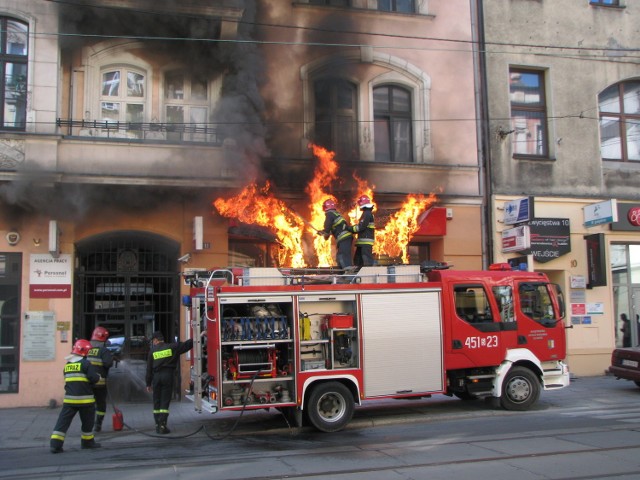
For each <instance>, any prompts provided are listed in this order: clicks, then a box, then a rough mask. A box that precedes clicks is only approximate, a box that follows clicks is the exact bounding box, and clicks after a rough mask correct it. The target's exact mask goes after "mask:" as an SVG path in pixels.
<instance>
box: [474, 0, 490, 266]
mask: <svg viewBox="0 0 640 480" xmlns="http://www.w3.org/2000/svg"><path fill="white" fill-rule="evenodd" d="M470 5H471V34H472V37H473V38H472V39H473V50H474V56H473V64H474V75H473V77H474V90H475V99H476V101H475V103H476V112H477V114H476V116H477V117H478V118H479V121H477V122H476V136H477V139H478V166H479V170H478V187H479V191H480V196H481V199H482V214H481V219H480V222H481V228H482V232H481V235H482V268H484V269H487V268H488V267H489V265H490V264H491V263H493V221H494V220H493V213H492V209H491V197H492V194H493V190H492V187H491V146H490V142H489V141H490V136H489V108H488V93H487V69H486V67H487V65H486V54H485V48H486V45H485V36H484V13H483V9H482V0H470Z"/></svg>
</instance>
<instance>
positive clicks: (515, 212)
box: [502, 197, 533, 225]
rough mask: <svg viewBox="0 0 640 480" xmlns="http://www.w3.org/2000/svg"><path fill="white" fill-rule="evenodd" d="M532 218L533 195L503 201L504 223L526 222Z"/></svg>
mask: <svg viewBox="0 0 640 480" xmlns="http://www.w3.org/2000/svg"><path fill="white" fill-rule="evenodd" d="M532 218H533V197H524V198H519V199H517V200H512V201H510V202H505V203H504V218H503V219H502V220H503V222H504V224H505V225H514V224H516V223H523V222H528V221H529V220H531V219H532Z"/></svg>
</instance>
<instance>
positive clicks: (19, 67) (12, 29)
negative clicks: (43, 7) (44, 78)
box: [0, 17, 29, 130]
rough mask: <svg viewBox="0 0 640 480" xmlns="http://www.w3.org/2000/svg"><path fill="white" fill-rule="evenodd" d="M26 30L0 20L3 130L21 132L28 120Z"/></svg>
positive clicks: (7, 21)
mask: <svg viewBox="0 0 640 480" xmlns="http://www.w3.org/2000/svg"><path fill="white" fill-rule="evenodd" d="M28 38H29V29H28V27H27V25H26V24H24V23H22V22H19V21H17V20H13V19H11V18H6V17H0V68H2V82H3V84H2V89H1V91H0V95H1V97H2V98H1V101H2V106H3V108H2V111H1V112H0V119H1V120H0V121H1V122H2V128H5V129H16V130H24V129H25V127H26V120H27V54H28V43H27V39H28Z"/></svg>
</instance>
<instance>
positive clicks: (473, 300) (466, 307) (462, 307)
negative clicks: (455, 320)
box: [454, 285, 493, 324]
mask: <svg viewBox="0 0 640 480" xmlns="http://www.w3.org/2000/svg"><path fill="white" fill-rule="evenodd" d="M454 298H455V304H456V314H457V315H458V317H460V318H461V319H463V320H465V321H467V322H469V323H471V324H476V323H491V322H493V317H492V315H491V307H490V305H489V299H488V297H487V295H486V293H485V291H484V288H483V287H482V285H456V286H455V287H454Z"/></svg>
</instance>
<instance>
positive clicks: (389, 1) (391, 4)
mask: <svg viewBox="0 0 640 480" xmlns="http://www.w3.org/2000/svg"><path fill="white" fill-rule="evenodd" d="M413 2H414V0H378V10H382V11H384V12H400V13H414V12H415V6H414V4H413Z"/></svg>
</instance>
